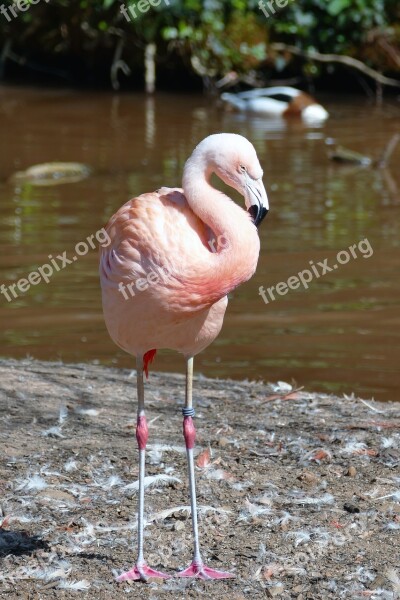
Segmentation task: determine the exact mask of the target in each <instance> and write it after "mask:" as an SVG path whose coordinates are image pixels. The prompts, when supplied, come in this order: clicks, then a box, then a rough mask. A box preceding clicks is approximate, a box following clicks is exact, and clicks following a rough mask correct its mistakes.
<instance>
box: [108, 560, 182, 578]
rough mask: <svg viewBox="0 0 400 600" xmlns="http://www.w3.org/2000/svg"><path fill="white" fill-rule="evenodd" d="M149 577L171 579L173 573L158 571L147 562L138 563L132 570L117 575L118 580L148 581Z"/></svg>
mask: <svg viewBox="0 0 400 600" xmlns="http://www.w3.org/2000/svg"><path fill="white" fill-rule="evenodd" d="M149 577H157V578H159V579H170V577H171V575H167V574H166V573H162V572H161V571H156V570H155V569H152V568H151V567H148V566H147V565H146V563H145V562H143V563H141V564H136V565H135V566H134V567H133V568H132V569H131V570H130V571H126V572H125V573H122V574H121V575H119V577H117V581H118V582H121V581H147V580H148V579H149Z"/></svg>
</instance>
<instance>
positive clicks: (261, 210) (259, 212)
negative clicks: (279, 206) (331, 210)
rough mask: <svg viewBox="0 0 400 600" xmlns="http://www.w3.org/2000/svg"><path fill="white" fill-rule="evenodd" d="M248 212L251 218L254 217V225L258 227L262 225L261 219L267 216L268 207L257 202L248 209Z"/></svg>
mask: <svg viewBox="0 0 400 600" xmlns="http://www.w3.org/2000/svg"><path fill="white" fill-rule="evenodd" d="M248 213H249V214H250V216H251V218H252V219H253V223H254V225H255V226H256V227H258V226H259V225H260V223H261V221H262V220H263V219H264V218H265V217H266V216H267V214H268V208H265V206H260V207H259V206H257V205H256V204H253V205H252V206H250V208H249V209H248Z"/></svg>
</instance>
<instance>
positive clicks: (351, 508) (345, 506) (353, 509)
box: [343, 502, 360, 514]
mask: <svg viewBox="0 0 400 600" xmlns="http://www.w3.org/2000/svg"><path fill="white" fill-rule="evenodd" d="M343 509H344V510H345V511H346V512H348V513H350V514H354V513H359V512H360V509H359V508H358V506H356V505H355V504H350V503H347V502H346V504H343Z"/></svg>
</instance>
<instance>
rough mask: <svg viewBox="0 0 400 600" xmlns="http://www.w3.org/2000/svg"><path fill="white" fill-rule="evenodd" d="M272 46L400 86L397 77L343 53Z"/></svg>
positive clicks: (289, 46)
mask: <svg viewBox="0 0 400 600" xmlns="http://www.w3.org/2000/svg"><path fill="white" fill-rule="evenodd" d="M270 47H271V49H272V50H276V51H277V52H290V53H291V54H295V55H297V56H303V57H304V58H309V59H311V60H317V61H319V62H326V63H339V64H342V65H346V66H347V67H352V68H353V69H357V70H358V71H361V73H364V74H365V75H368V77H371V78H372V79H374V80H375V81H377V82H378V83H381V84H382V85H389V86H392V87H400V81H398V80H397V79H392V78H391V77H386V76H385V75H382V73H379V71H376V70H375V69H372V68H371V67H368V66H367V65H366V64H364V63H363V62H361V60H358V59H356V58H352V57H351V56H343V55H341V54H321V52H316V51H315V50H301V48H297V46H291V45H289V44H282V43H275V44H271V46H270Z"/></svg>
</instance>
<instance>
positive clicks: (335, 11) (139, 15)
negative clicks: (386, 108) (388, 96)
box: [0, 0, 400, 77]
mask: <svg viewBox="0 0 400 600" xmlns="http://www.w3.org/2000/svg"><path fill="white" fill-rule="evenodd" d="M145 1H146V0H125V4H124V2H123V1H121V0H51V2H45V1H44V0H42V1H41V2H39V3H37V4H32V3H31V6H30V8H29V9H28V10H26V11H24V12H20V13H19V15H18V17H17V18H12V19H10V20H7V18H6V17H5V15H4V14H2V15H0V44H1V43H2V42H3V43H4V42H5V41H8V42H9V43H10V42H11V46H12V49H13V50H14V51H15V52H17V53H18V54H19V55H21V56H24V57H29V56H31V55H32V53H33V54H34V53H35V52H36V53H40V54H41V55H46V56H50V57H57V56H66V57H68V56H73V57H74V59H76V58H79V59H80V60H81V61H82V63H83V64H84V65H91V64H92V63H93V62H95V61H96V60H99V58H98V57H103V56H108V57H109V58H108V60H109V62H108V63H107V64H106V65H105V67H106V68H107V69H109V67H110V61H112V57H113V53H114V51H115V49H116V48H117V47H118V44H120V43H121V40H123V50H122V56H121V58H122V59H123V60H124V61H126V62H127V63H128V64H129V65H130V66H131V67H134V68H135V67H136V68H137V67H139V65H140V66H141V65H142V62H143V51H144V46H145V45H146V44H147V43H149V42H156V43H157V45H158V48H159V49H160V50H159V52H160V55H159V58H160V59H161V60H162V61H163V63H164V64H165V63H168V61H170V63H171V64H172V63H174V61H176V56H177V53H178V54H179V55H180V56H181V57H183V59H184V61H185V62H186V64H187V65H188V68H189V69H194V70H195V71H196V72H197V73H199V74H201V75H203V76H204V75H208V76H210V75H211V76H215V77H219V76H223V75H225V74H226V73H228V72H229V71H231V70H235V71H237V72H238V73H248V71H249V70H252V69H256V68H258V67H262V66H263V65H265V64H275V65H276V66H279V65H278V59H277V57H275V56H274V55H273V54H272V53H271V52H270V51H269V49H268V44H269V42H270V40H272V41H283V42H288V43H291V44H293V43H295V44H296V45H297V46H299V47H301V48H303V49H317V50H319V51H320V52H334V53H339V54H340V53H345V54H350V55H352V56H356V57H359V58H361V59H364V60H366V61H367V62H368V63H369V64H370V65H371V66H373V67H375V68H378V69H382V70H385V69H388V70H392V71H393V70H396V69H397V70H398V69H399V67H398V63H397V64H396V60H395V59H394V58H393V57H394V56H396V55H397V57H399V56H400V52H399V48H400V25H399V17H400V8H399V7H400V4H399V2H398V0H288V4H287V6H286V7H283V8H281V9H279V8H278V7H277V6H276V5H275V6H276V9H277V10H276V13H275V14H273V15H271V16H270V17H269V18H268V19H267V18H266V17H265V15H264V14H263V13H262V11H261V10H260V8H259V6H258V4H259V0H160V4H159V5H158V6H153V4H151V5H149V6H148V10H145V11H144V12H143V11H140V10H139V9H138V4H139V3H140V2H141V4H140V5H141V6H142V7H143V6H146V5H145V4H143V2H145ZM2 2H4V6H5V7H10V6H15V5H14V3H13V2H12V0H0V3H2ZM265 2H266V0H265ZM155 3H156V2H154V4H155ZM123 6H125V7H126V8H127V9H128V8H129V7H131V8H132V9H134V11H135V18H133V17H132V18H131V19H130V21H129V20H127V19H126V18H125V17H124V15H123V14H122V12H121V7H123ZM129 14H131V13H129ZM382 40H384V41H385V44H382V43H381V42H382ZM384 47H386V55H385V51H384ZM388 47H389V49H387V48H388ZM396 53H397V54H396ZM390 55H391V57H390ZM268 61H269V62H268ZM274 61H275V62H274ZM299 62H300V61H299ZM305 68H306V70H307V72H308V74H310V75H315V74H316V73H317V72H318V69H317V67H316V66H315V64H308V65H306V67H305Z"/></svg>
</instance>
